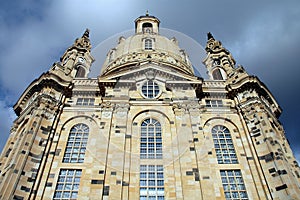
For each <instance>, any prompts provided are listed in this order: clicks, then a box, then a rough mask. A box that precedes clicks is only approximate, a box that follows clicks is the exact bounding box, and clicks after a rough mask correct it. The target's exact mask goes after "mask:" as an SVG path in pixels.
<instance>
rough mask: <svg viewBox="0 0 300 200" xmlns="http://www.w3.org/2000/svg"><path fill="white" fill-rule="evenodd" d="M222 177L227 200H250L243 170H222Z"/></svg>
mask: <svg viewBox="0 0 300 200" xmlns="http://www.w3.org/2000/svg"><path fill="white" fill-rule="evenodd" d="M220 177H221V182H222V186H223V190H224V196H225V198H226V199H242V200H248V199H249V198H248V194H247V190H246V186H245V182H244V179H243V176H242V172H241V170H239V169H232V170H231V169H226V170H220Z"/></svg>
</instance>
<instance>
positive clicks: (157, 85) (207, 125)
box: [0, 14, 300, 200]
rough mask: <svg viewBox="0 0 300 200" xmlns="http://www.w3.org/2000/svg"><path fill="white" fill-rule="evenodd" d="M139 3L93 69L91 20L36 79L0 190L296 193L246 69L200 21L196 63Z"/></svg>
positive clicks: (279, 139)
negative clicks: (200, 68) (139, 11)
mask: <svg viewBox="0 0 300 200" xmlns="http://www.w3.org/2000/svg"><path fill="white" fill-rule="evenodd" d="M159 24H160V21H159V20H158V19H157V18H156V17H154V16H150V15H149V14H146V15H145V16H140V17H139V18H137V19H136V20H135V34H134V35H132V36H130V37H128V38H124V37H120V38H119V41H118V44H117V46H116V47H115V48H112V49H111V50H110V51H109V52H108V54H107V58H106V60H105V63H104V65H103V70H102V72H101V74H100V75H99V76H98V77H96V78H88V72H89V71H90V67H91V65H92V63H93V61H94V60H95V59H94V58H93V56H92V55H91V44H90V39H89V31H88V30H87V31H86V32H85V33H84V34H83V36H82V37H81V38H78V39H76V40H75V42H74V44H73V45H72V46H71V47H69V48H68V49H67V50H66V52H65V53H64V55H63V56H62V57H61V59H60V62H57V63H55V64H53V66H52V67H51V68H50V70H49V71H47V72H45V73H43V74H42V75H41V76H40V77H39V78H37V79H36V80H34V81H33V82H32V83H31V84H30V85H29V86H28V87H27V89H26V90H25V91H24V93H23V94H22V95H21V97H20V98H19V100H18V101H17V103H16V104H15V106H14V110H15V112H16V114H17V116H18V118H17V119H16V120H15V121H14V124H13V126H12V129H11V133H10V137H9V139H8V141H7V143H6V146H5V147H4V149H3V152H2V154H1V157H0V170H1V171H0V199H17V200H21V199H57V200H58V199H157V200H161V199H189V200H190V199H197V200H199V199H203V200H208V199H218V200H221V199H244V200H245V199H274V200H275V199H276V200H279V199H300V195H299V194H300V189H299V187H300V170H299V166H298V163H297V161H296V160H295V157H294V155H293V153H292V150H291V148H290V146H289V144H288V141H287V139H286V137H285V133H284V129H283V127H282V125H281V124H280V122H279V120H278V118H279V116H280V114H281V112H282V110H281V108H280V106H279V105H278V104H277V102H276V100H275V98H274V97H273V95H272V94H271V92H270V91H269V90H268V88H267V87H266V86H265V85H264V84H263V83H262V82H261V81H260V80H259V78H257V77H256V76H253V75H249V74H248V73H247V72H246V70H245V69H244V68H243V67H242V66H236V63H235V60H234V58H233V57H232V55H231V53H230V52H229V51H228V50H227V49H225V48H224V47H223V46H222V44H221V42H220V41H218V40H216V39H215V38H214V37H213V36H212V34H210V33H208V35H207V36H208V39H207V44H206V48H205V50H206V53H207V56H206V58H205V59H204V60H203V63H204V65H205V67H206V69H207V73H208V76H209V78H208V79H203V78H201V77H198V76H196V75H195V72H194V69H193V66H192V63H191V62H190V60H189V57H188V55H187V54H186V52H185V51H184V50H182V49H181V48H180V47H179V45H178V41H177V40H176V39H175V38H172V39H169V38H167V37H164V36H162V35H160V34H159Z"/></svg>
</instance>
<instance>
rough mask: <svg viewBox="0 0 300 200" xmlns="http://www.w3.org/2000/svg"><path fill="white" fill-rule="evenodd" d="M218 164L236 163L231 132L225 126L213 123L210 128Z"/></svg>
mask: <svg viewBox="0 0 300 200" xmlns="http://www.w3.org/2000/svg"><path fill="white" fill-rule="evenodd" d="M211 134H212V138H213V143H214V148H215V152H216V158H217V161H218V164H238V163H239V162H238V158H237V154H236V150H235V147H234V143H233V140H232V136H231V133H230V131H229V129H228V128H227V127H226V126H223V125H215V126H214V127H213V128H212V129H211Z"/></svg>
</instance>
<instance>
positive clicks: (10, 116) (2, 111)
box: [0, 101, 16, 149]
mask: <svg viewBox="0 0 300 200" xmlns="http://www.w3.org/2000/svg"><path fill="white" fill-rule="evenodd" d="M15 118H16V115H15V114H14V111H13V109H12V107H9V106H8V105H6V103H5V102H4V101H0V119H1V120H0V130H1V133H0V134H1V139H0V149H2V148H3V147H4V145H5V142H6V140H7V138H8V133H9V130H10V127H11V125H12V122H13V120H14V119H15Z"/></svg>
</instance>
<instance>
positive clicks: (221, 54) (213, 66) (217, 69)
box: [204, 32, 235, 80]
mask: <svg viewBox="0 0 300 200" xmlns="http://www.w3.org/2000/svg"><path fill="white" fill-rule="evenodd" d="M205 50H206V52H207V58H206V59H205V60H204V63H205V65H206V68H207V70H208V73H209V74H210V77H211V78H212V79H214V80H225V79H227V77H228V75H229V74H230V73H231V71H232V70H233V69H234V67H235V60H234V59H233V57H232V55H231V53H230V52H229V51H228V50H227V49H225V48H224V47H223V46H222V43H221V42H220V41H218V40H216V39H215V38H214V36H213V35H212V33H211V32H208V33H207V43H206V47H205Z"/></svg>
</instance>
